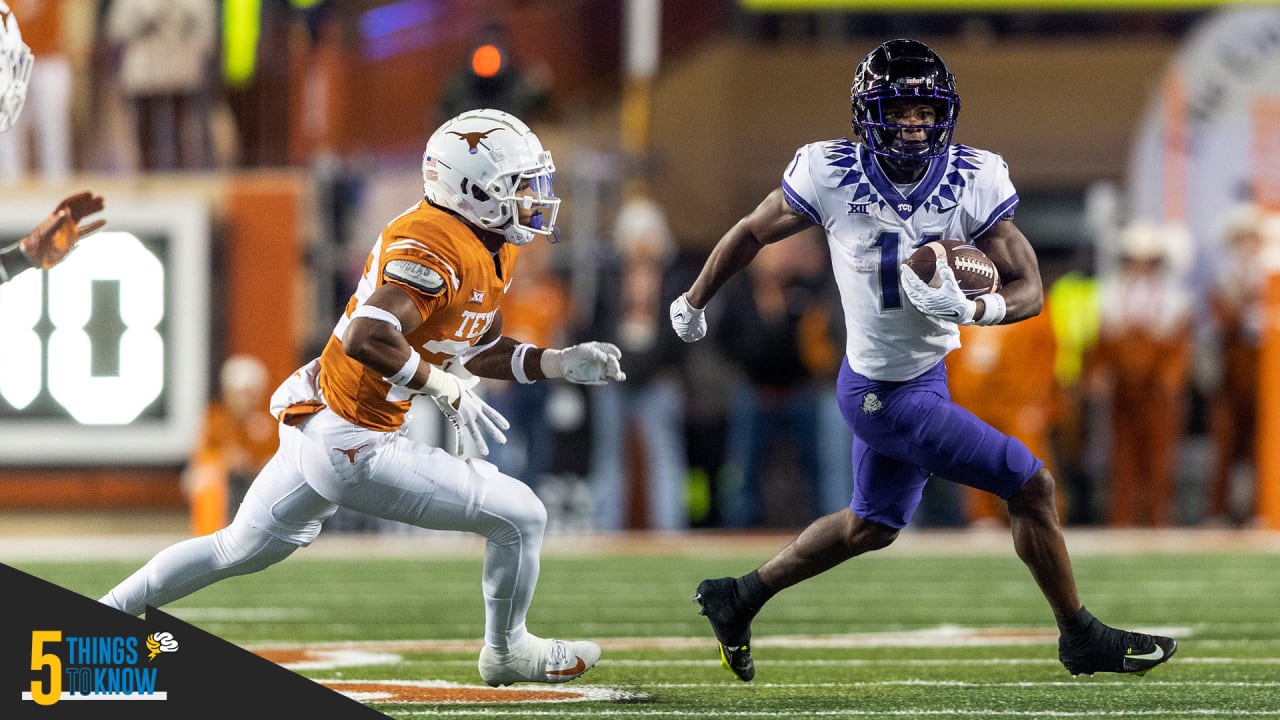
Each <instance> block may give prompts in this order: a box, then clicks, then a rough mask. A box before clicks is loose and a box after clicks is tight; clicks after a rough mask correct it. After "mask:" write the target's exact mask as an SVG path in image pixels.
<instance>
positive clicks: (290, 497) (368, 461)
mask: <svg viewBox="0 0 1280 720" xmlns="http://www.w3.org/2000/svg"><path fill="white" fill-rule="evenodd" d="M339 505H341V506H343V507H347V508H351V509H352V510H357V511H360V512H363V513H366V514H368V515H374V516H377V517H381V518H386V519H389V520H398V521H400V522H404V523H408V524H410V525H416V526H418V527H423V528H432V529H436V530H465V531H468V532H474V533H477V534H479V535H483V536H484V537H485V538H486V540H487V542H486V543H485V559H484V574H483V582H482V586H483V591H484V600H485V642H486V643H487V644H488V645H489V646H490V647H492V648H493V649H495V650H497V651H500V652H502V651H506V650H507V649H508V648H509V647H511V646H513V645H514V644H515V643H517V642H518V641H519V640H520V639H522V638H523V637H524V634H525V615H526V614H527V613H528V610H529V604H530V603H531V602H532V600H533V591H534V586H535V585H536V584H537V582H538V569H539V555H540V551H541V548H542V537H543V532H544V530H545V529H546V522H547V512H546V508H545V507H543V505H542V502H541V501H540V500H539V499H538V497H537V496H536V495H535V494H534V493H533V491H532V490H530V489H529V487H528V486H527V485H525V484H524V483H522V482H520V481H519V480H516V479H515V478H512V477H510V476H507V475H504V474H502V473H501V472H499V471H498V469H497V467H495V466H494V465H493V464H492V463H489V462H486V461H484V460H479V459H475V458H459V457H456V456H454V455H451V454H450V453H448V452H446V451H445V450H442V449H440V448H435V447H431V446H429V445H424V444H421V443H418V442H414V441H413V440H410V439H408V438H406V437H404V436H403V435H401V434H399V433H380V432H374V431H371V430H367V429H365V428H361V427H358V426H356V425H352V424H351V423H348V422H346V421H345V420H343V419H342V418H340V417H338V416H337V415H335V414H333V413H332V412H330V411H329V410H323V411H321V412H320V413H318V414H316V415H314V416H313V417H311V418H310V419H309V420H307V421H306V422H305V423H304V424H303V425H302V426H301V428H294V427H289V426H286V425H281V426H280V449H279V450H278V451H277V452H276V454H275V456H274V457H273V458H272V459H271V461H270V462H269V463H268V464H267V466H266V467H265V468H263V470H262V472H261V473H259V474H258V477H257V478H256V479H255V480H254V482H253V484H252V485H251V486H250V488H249V491H248V493H247V494H246V495H245V499H244V502H243V503H242V504H241V505H240V509H239V511H238V512H237V513H236V516H235V518H234V519H233V520H232V521H231V524H230V525H229V526H227V527H225V528H223V529H221V530H219V531H218V532H216V533H213V534H212V535H205V536H203V537H196V538H191V539H189V540H185V541H183V542H180V543H177V544H176V545H172V546H170V547H168V548H166V549H164V550H162V551H160V552H159V553H158V554H157V555H156V556H155V557H153V558H152V559H151V560H150V561H149V562H148V563H147V564H146V565H144V566H143V567H142V568H141V569H139V570H138V571H137V572H135V573H134V574H133V575H130V576H129V577H128V578H126V579H125V580H124V581H123V582H121V583H120V584H119V585H117V586H116V587H114V588H112V590H111V591H110V592H108V593H107V594H106V595H105V596H104V597H103V598H102V600H101V602H103V603H105V604H107V605H110V606H112V607H114V608H117V609H119V610H123V611H124V612H127V613H130V614H132V615H139V614H141V613H142V612H143V611H144V610H145V609H146V606H148V605H151V606H156V607H158V606H161V605H165V604H167V603H170V602H172V601H174V600H177V599H179V598H181V597H184V596H186V595H189V594H191V593H193V592H195V591H196V590H199V589H200V588H203V587H206V586H208V585H211V584H213V583H214V582H217V581H218V580H222V579H224V578H228V577H232V576H234V575H244V574H247V573H251V572H257V571H258V570H262V569H263V568H266V567H268V566H270V565H272V564H273V563H277V562H279V561H281V560H283V559H284V558H286V557H288V556H289V555H290V554H292V553H293V551H294V550H296V549H298V548H299V547H304V546H306V545H309V544H311V542H312V541H313V540H315V538H316V536H317V535H319V533H320V527H321V525H322V524H323V522H324V521H325V520H326V519H328V518H329V517H330V516H331V515H333V513H334V512H335V511H336V510H337V508H338V506H339Z"/></svg>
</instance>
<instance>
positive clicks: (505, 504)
mask: <svg viewBox="0 0 1280 720" xmlns="http://www.w3.org/2000/svg"><path fill="white" fill-rule="evenodd" d="M468 464H469V465H471V467H472V472H473V473H474V479H475V481H476V483H477V485H478V486H479V487H480V488H481V491H480V492H481V494H482V496H483V497H484V500H483V501H482V503H481V509H482V510H483V512H484V514H485V515H488V516H490V517H492V518H494V519H495V520H499V521H500V523H499V524H500V525H506V526H510V527H511V528H513V529H514V530H516V531H517V532H518V534H519V536H521V537H525V538H531V537H539V538H540V537H541V536H542V534H543V532H545V531H546V527H547V507H546V506H545V505H543V504H542V500H541V499H539V498H538V495H537V494H536V493H535V492H534V491H533V489H532V488H530V487H529V486H528V485H525V484H524V483H522V482H520V481H519V480H517V479H515V478H513V477H511V476H509V475H505V474H503V473H502V472H500V471H499V470H498V469H497V467H495V466H494V465H493V464H492V463H489V462H484V461H475V460H471V461H469V463H468ZM499 532H500V531H499ZM484 534H486V535H489V536H490V537H493V534H492V533H489V532H485V533H484Z"/></svg>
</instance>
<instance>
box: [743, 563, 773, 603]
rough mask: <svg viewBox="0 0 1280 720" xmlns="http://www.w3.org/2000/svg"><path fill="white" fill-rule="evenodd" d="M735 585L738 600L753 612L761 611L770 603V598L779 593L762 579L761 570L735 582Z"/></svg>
mask: <svg viewBox="0 0 1280 720" xmlns="http://www.w3.org/2000/svg"><path fill="white" fill-rule="evenodd" d="M734 585H735V586H736V589H737V591H738V599H739V600H741V601H742V602H743V604H745V605H746V606H747V607H749V608H751V610H752V611H759V610H760V608H761V607H763V606H764V604H765V603H766V602H769V598H771V597H773V596H774V595H775V594H776V593H777V591H776V590H773V589H771V588H770V587H769V586H768V585H765V584H764V581H763V580H761V579H760V571H759V570H752V571H751V572H749V573H747V574H746V575H743V576H742V577H740V578H738V579H737V580H735V581H734Z"/></svg>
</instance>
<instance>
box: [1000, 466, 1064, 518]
mask: <svg viewBox="0 0 1280 720" xmlns="http://www.w3.org/2000/svg"><path fill="white" fill-rule="evenodd" d="M1054 492H1055V483H1054V480H1053V474H1052V473H1050V472H1049V470H1048V469H1047V468H1043V467H1042V468H1040V469H1039V470H1037V471H1036V473H1035V474H1034V475H1032V476H1031V478H1030V479H1028V480H1027V482H1025V483H1024V484H1023V485H1022V487H1020V488H1018V491H1017V492H1015V493H1014V494H1013V495H1011V496H1010V497H1009V512H1010V514H1015V515H1025V514H1028V513H1043V512H1053V513H1055V514H1056V510H1055V509H1054V502H1055V500H1054Z"/></svg>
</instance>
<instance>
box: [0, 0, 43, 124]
mask: <svg viewBox="0 0 1280 720" xmlns="http://www.w3.org/2000/svg"><path fill="white" fill-rule="evenodd" d="M34 61H35V59H34V57H33V56H32V55H31V48H29V47H27V44H26V43H24V42H23V41H22V33H21V32H20V31H19V30H18V18H17V17H15V16H14V14H13V11H12V10H10V9H9V5H8V4H7V3H4V2H0V132H4V131H6V130H8V129H9V128H11V127H13V125H14V123H16V122H17V121H18V115H19V114H20V113H21V112H22V105H23V103H25V102H26V100H27V83H28V82H29V81H30V80H31V66H32V63H33V62H34Z"/></svg>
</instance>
